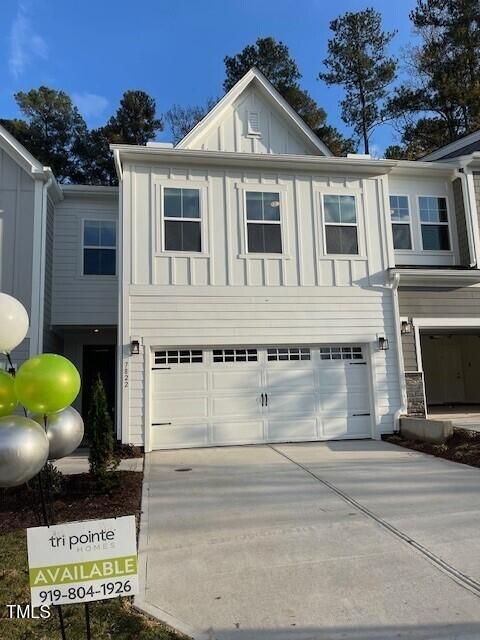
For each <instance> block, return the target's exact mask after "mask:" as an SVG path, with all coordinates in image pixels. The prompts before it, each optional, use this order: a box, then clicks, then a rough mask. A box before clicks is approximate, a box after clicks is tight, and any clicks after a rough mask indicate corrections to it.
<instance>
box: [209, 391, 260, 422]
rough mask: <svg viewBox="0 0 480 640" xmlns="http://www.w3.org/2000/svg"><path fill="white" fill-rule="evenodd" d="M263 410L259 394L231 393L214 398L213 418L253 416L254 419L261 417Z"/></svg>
mask: <svg viewBox="0 0 480 640" xmlns="http://www.w3.org/2000/svg"><path fill="white" fill-rule="evenodd" d="M224 393H225V392H224ZM261 409H262V407H261V404H260V400H259V394H258V395H257V394H256V393H249V394H240V393H238V394H237V393H235V392H231V393H230V394H225V395H222V396H217V397H214V398H213V400H212V415H213V416H224V417H228V416H245V417H247V416H251V417H252V418H253V417H256V416H260V415H261Z"/></svg>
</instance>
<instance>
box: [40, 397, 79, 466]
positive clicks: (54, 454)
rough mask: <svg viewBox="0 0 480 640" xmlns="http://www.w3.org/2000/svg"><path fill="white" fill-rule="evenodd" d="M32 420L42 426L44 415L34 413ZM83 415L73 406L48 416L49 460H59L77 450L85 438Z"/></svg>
mask: <svg viewBox="0 0 480 640" xmlns="http://www.w3.org/2000/svg"><path fill="white" fill-rule="evenodd" d="M32 420H35V422H38V424H40V425H41V426H43V425H44V424H45V423H44V416H42V415H34V416H32ZM83 431H84V427H83V420H82V416H81V415H80V414H79V413H78V411H77V410H76V409H74V408H73V407H67V408H66V409H62V411H58V412H57V413H51V414H50V415H48V416H47V436H48V441H49V444H50V452H49V454H48V459H49V460H58V459H59V458H64V457H65V456H69V455H70V454H71V453H73V452H74V451H75V449H76V448H77V447H78V445H79V444H80V443H81V441H82V439H83Z"/></svg>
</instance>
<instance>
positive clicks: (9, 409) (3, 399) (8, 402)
mask: <svg viewBox="0 0 480 640" xmlns="http://www.w3.org/2000/svg"><path fill="white" fill-rule="evenodd" d="M16 406H17V397H16V395H15V379H14V378H13V376H11V375H10V374H9V373H7V372H6V371H3V370H2V369H0V417H2V416H9V415H10V414H12V413H13V412H14V411H15V407H16Z"/></svg>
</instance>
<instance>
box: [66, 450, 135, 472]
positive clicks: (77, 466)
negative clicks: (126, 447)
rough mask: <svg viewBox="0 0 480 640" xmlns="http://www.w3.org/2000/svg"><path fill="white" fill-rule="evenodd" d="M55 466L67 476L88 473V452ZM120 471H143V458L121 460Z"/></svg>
mask: <svg viewBox="0 0 480 640" xmlns="http://www.w3.org/2000/svg"><path fill="white" fill-rule="evenodd" d="M55 466H56V467H57V468H58V469H59V470H60V471H61V472H62V473H64V474H65V475H74V474H76V473H87V472H88V451H87V450H86V449H81V450H80V451H78V452H75V453H74V454H73V455H71V456H67V457H66V458H61V459H60V460H55ZM118 471H143V458H127V459H125V460H120V464H119V465H118Z"/></svg>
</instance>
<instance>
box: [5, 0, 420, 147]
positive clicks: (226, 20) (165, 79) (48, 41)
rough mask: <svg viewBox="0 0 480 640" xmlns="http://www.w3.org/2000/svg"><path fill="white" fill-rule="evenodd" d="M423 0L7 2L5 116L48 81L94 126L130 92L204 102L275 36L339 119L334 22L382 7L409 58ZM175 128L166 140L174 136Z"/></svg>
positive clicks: (378, 140) (160, 101)
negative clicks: (332, 70) (330, 52)
mask: <svg viewBox="0 0 480 640" xmlns="http://www.w3.org/2000/svg"><path fill="white" fill-rule="evenodd" d="M415 4H416V2H415V0H401V1H396V2H395V1H392V0H365V1H364V0H337V1H336V2H327V1H326V0H203V1H201V0H137V2H132V1H131V0H128V1H127V0H95V1H93V0H81V2H73V1H71V0H23V1H17V0H2V21H1V23H0V47H1V51H0V78H1V82H0V117H3V118H9V117H14V116H17V115H18V111H17V108H16V104H15V101H14V99H13V94H14V93H15V92H16V91H20V90H28V89H31V88H33V87H38V86H40V85H41V84H46V85H47V86H50V87H54V88H57V89H63V90H64V91H66V92H67V93H69V94H70V95H71V96H72V97H73V99H74V101H75V102H76V103H77V105H78V106H79V108H80V110H81V112H82V113H83V115H84V117H85V119H86V120H87V122H88V124H89V125H90V126H97V125H100V124H103V122H104V121H105V120H106V119H107V118H108V117H109V116H110V115H111V113H113V112H114V111H115V110H116V108H117V106H118V101H119V99H120V97H121V94H122V92H123V91H124V90H126V89H143V90H145V91H147V92H148V93H149V94H150V95H152V96H153V97H154V98H155V99H156V101H157V108H158V112H159V113H162V112H164V111H166V110H167V109H168V108H169V107H170V106H171V105H172V104H173V103H178V104H182V105H185V104H198V103H204V102H205V101H206V100H207V98H209V97H219V96H221V95H222V82H223V78H224V65H223V58H224V56H225V55H233V54H235V53H238V52H239V51H240V50H241V49H242V48H243V47H244V46H245V45H246V44H249V43H252V42H254V41H255V40H256V39H257V38H258V37H265V36H273V37H275V38H276V39H278V40H282V41H283V42H284V43H285V44H287V45H288V47H289V48H290V50H291V53H292V55H293V57H294V58H295V59H296V61H297V63H298V65H299V67H300V70H301V72H302V75H303V78H302V81H301V83H302V86H303V87H304V88H305V89H307V90H308V91H310V93H311V94H312V96H313V97H314V98H315V99H316V100H317V101H318V103H319V104H320V105H322V106H323V107H324V108H325V109H326V111H327V113H328V116H329V122H331V123H332V124H334V125H335V126H337V127H339V128H340V129H341V130H342V131H343V132H344V133H346V134H349V133H350V132H349V130H348V128H347V127H346V126H345V125H344V123H343V122H342V120H341V118H340V109H339V106H338V102H339V100H340V99H341V97H342V92H341V89H337V88H336V87H335V88H331V87H326V86H325V85H324V84H323V83H322V82H321V81H319V80H317V79H316V78H317V75H318V72H319V70H320V69H321V67H322V60H323V59H324V57H325V54H326V46H327V40H328V37H329V33H330V32H329V26H328V25H329V22H330V20H332V19H333V18H335V17H336V16H338V15H339V14H341V13H343V12H345V11H358V10H360V9H363V8H365V7H367V6H373V7H375V8H376V9H377V10H379V11H380V12H381V13H382V15H383V18H384V27H385V28H386V29H389V30H392V29H397V31H398V34H397V36H396V38H395V40H394V45H393V46H392V51H393V53H395V54H397V56H398V57H399V58H400V59H401V57H402V50H403V49H404V48H405V47H406V46H407V44H408V42H409V41H410V40H411V38H412V28H411V23H410V21H409V19H408V13H409V11H410V10H411V8H412V7H413V6H414V5H415ZM395 137H396V134H395V132H394V131H393V129H392V128H391V127H387V126H385V127H382V128H381V129H379V130H377V132H376V133H375V134H374V137H373V142H374V145H375V148H376V149H377V150H378V151H379V152H381V151H382V150H383V149H384V147H385V146H387V145H388V144H390V143H391V142H394V141H395ZM168 138H169V134H168V132H163V133H162V134H161V135H160V139H163V140H168Z"/></svg>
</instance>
